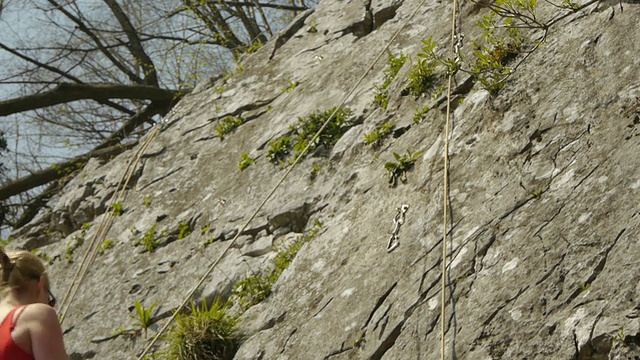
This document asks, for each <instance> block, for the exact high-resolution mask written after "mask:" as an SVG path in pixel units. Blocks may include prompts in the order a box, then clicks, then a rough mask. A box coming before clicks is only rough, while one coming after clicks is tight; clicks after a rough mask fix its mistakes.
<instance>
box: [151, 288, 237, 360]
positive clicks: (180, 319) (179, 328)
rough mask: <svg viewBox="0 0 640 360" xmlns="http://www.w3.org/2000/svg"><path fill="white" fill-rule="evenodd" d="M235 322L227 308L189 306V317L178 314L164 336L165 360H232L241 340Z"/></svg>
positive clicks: (213, 305)
mask: <svg viewBox="0 0 640 360" xmlns="http://www.w3.org/2000/svg"><path fill="white" fill-rule="evenodd" d="M237 324H238V319H237V318H236V317H234V316H232V315H230V314H229V312H228V307H227V305H226V304H225V305H223V304H222V303H221V302H220V301H215V302H214V303H213V304H212V305H211V307H208V306H207V303H206V302H203V303H202V305H201V306H197V305H196V304H194V303H192V304H191V314H178V315H177V316H176V321H175V325H174V327H173V328H172V329H171V331H170V332H169V333H167V335H166V336H165V340H166V341H167V342H168V343H169V345H168V346H167V348H166V349H165V350H164V351H163V354H162V355H163V357H162V358H163V359H167V360H199V359H214V360H215V359H220V360H224V359H232V358H233V356H234V355H235V353H236V351H237V350H238V348H239V347H240V342H241V340H242V336H241V335H240V334H239V333H238V330H237V328H236V326H237Z"/></svg>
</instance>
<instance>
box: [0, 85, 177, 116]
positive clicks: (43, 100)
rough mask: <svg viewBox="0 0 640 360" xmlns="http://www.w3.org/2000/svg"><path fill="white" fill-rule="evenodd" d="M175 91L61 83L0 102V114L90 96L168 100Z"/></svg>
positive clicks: (150, 87) (102, 98)
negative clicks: (45, 89) (50, 88)
mask: <svg viewBox="0 0 640 360" xmlns="http://www.w3.org/2000/svg"><path fill="white" fill-rule="evenodd" d="M176 93H177V91H175V90H166V89H159V88H157V87H155V86H151V85H119V84H70V83H62V84H59V85H58V86H56V87H55V88H54V89H53V90H50V91H46V92H42V93H39V94H34V95H29V96H24V97H20V98H16V99H11V100H5V101H1V102H0V116H7V115H11V114H15V113H19V112H23V111H27V110H35V109H41V108H45V107H48V106H53V105H58V104H62V103H67V102H71V101H75V100H82V99H91V100H95V101H98V102H103V101H106V100H108V99H137V100H151V101H155V102H160V103H170V102H171V100H172V99H173V97H174V96H175V95H176Z"/></svg>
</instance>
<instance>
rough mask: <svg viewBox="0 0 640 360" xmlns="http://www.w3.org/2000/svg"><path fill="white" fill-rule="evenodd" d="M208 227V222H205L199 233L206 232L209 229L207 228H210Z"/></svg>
mask: <svg viewBox="0 0 640 360" xmlns="http://www.w3.org/2000/svg"><path fill="white" fill-rule="evenodd" d="M210 228H211V226H210V225H209V224H207V225H205V226H203V227H202V228H201V229H200V235H204V234H206V233H207V232H208V231H209V229H210Z"/></svg>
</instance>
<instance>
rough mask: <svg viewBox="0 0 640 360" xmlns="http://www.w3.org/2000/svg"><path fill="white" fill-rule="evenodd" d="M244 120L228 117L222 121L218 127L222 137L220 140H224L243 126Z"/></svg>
mask: <svg viewBox="0 0 640 360" xmlns="http://www.w3.org/2000/svg"><path fill="white" fill-rule="evenodd" d="M243 122H244V120H242V118H241V117H240V116H238V117H234V116H227V117H226V118H224V119H222V120H220V123H219V124H218V126H216V132H217V133H218V136H219V137H220V140H224V137H225V135H228V134H230V133H232V132H233V131H234V130H235V129H237V128H238V126H240V125H242V123H243Z"/></svg>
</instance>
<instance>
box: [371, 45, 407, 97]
mask: <svg viewBox="0 0 640 360" xmlns="http://www.w3.org/2000/svg"><path fill="white" fill-rule="evenodd" d="M406 61H407V56H406V55H405V54H403V53H402V52H400V55H398V56H394V55H393V53H391V52H390V51H389V58H388V60H387V67H386V68H385V69H384V82H383V83H382V85H379V86H378V85H376V86H375V88H374V100H375V102H376V104H378V106H380V107H381V108H383V109H386V108H387V105H388V104H389V91H387V88H388V87H389V85H391V82H392V81H393V79H395V77H396V75H398V72H399V71H400V69H401V68H402V66H403V65H404V63H405V62H406Z"/></svg>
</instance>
